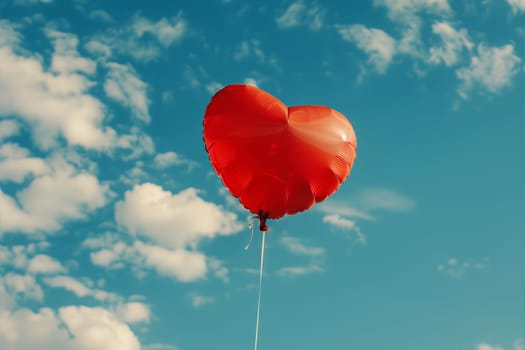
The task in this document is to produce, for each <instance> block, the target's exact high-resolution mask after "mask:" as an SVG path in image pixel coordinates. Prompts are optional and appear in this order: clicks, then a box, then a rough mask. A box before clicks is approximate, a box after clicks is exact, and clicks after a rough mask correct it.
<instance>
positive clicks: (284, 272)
mask: <svg viewBox="0 0 525 350" xmlns="http://www.w3.org/2000/svg"><path fill="white" fill-rule="evenodd" d="M323 271H324V270H323V268H322V267H321V266H319V265H317V264H311V265H307V266H286V267H281V268H280V269H278V270H277V271H276V274H277V275H279V276H304V275H309V274H312V273H318V272H323Z"/></svg>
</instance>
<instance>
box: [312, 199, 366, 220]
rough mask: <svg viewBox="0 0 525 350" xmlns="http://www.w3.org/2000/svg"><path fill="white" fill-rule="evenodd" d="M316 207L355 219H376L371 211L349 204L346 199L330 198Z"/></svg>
mask: <svg viewBox="0 0 525 350" xmlns="http://www.w3.org/2000/svg"><path fill="white" fill-rule="evenodd" d="M316 209H317V210H320V211H321V212H323V213H325V214H337V215H342V216H348V217H351V218H355V219H363V220H375V219H374V217H373V216H372V215H370V214H369V213H365V212H364V211H362V210H359V209H356V208H354V207H353V206H350V205H348V203H346V202H344V201H341V200H337V199H333V198H329V199H327V200H326V201H324V202H322V203H319V205H317V207H316Z"/></svg>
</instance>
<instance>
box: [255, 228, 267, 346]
mask: <svg viewBox="0 0 525 350" xmlns="http://www.w3.org/2000/svg"><path fill="white" fill-rule="evenodd" d="M265 241H266V231H262V244H261V263H260V267H259V297H258V299H257V321H256V323H255V347H254V349H255V350H257V346H258V344H259V320H260V319H261V292H262V277H263V267H264V243H265Z"/></svg>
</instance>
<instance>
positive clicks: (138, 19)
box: [90, 14, 188, 62]
mask: <svg viewBox="0 0 525 350" xmlns="http://www.w3.org/2000/svg"><path fill="white" fill-rule="evenodd" d="M187 28H188V24H187V21H186V20H185V19H184V18H183V16H182V15H181V14H179V15H177V16H174V17H171V18H166V17H162V18H161V19H159V20H158V21H156V22H155V21H152V20H150V19H148V18H146V17H143V16H141V15H140V14H136V15H135V16H134V17H133V19H132V20H131V22H130V23H128V24H126V25H125V26H122V27H120V28H117V29H111V30H109V31H108V32H106V33H105V34H102V35H99V36H96V37H94V38H92V42H93V43H95V42H96V43H97V44H91V45H90V48H91V49H93V51H92V52H93V53H100V54H101V58H107V57H109V55H108V54H115V53H118V54H121V55H126V56H131V57H133V58H134V59H135V60H137V61H142V62H148V61H152V60H155V59H157V58H158V57H159V56H160V55H161V53H162V50H161V49H162V48H167V47H169V46H171V45H173V44H175V43H176V42H178V41H180V40H182V39H183V38H184V36H185V35H186V33H187ZM101 45H104V47H103V46H101ZM105 47H108V48H111V50H110V51H109V50H107V49H105Z"/></svg>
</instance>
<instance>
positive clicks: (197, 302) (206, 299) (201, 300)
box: [190, 293, 215, 307]
mask: <svg viewBox="0 0 525 350" xmlns="http://www.w3.org/2000/svg"><path fill="white" fill-rule="evenodd" d="M190 298H191V304H192V305H193V307H201V306H204V305H208V304H213V303H214V302H215V298H214V297H210V296H205V295H201V294H199V293H191V294H190Z"/></svg>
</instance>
